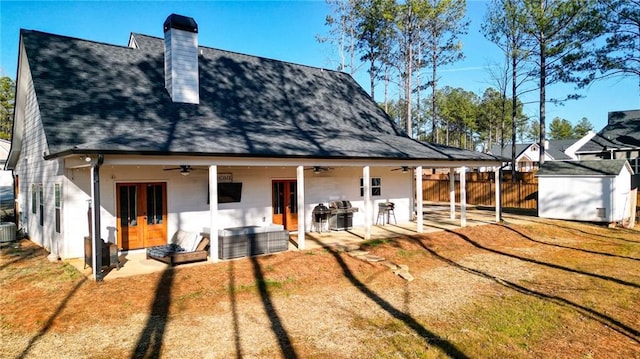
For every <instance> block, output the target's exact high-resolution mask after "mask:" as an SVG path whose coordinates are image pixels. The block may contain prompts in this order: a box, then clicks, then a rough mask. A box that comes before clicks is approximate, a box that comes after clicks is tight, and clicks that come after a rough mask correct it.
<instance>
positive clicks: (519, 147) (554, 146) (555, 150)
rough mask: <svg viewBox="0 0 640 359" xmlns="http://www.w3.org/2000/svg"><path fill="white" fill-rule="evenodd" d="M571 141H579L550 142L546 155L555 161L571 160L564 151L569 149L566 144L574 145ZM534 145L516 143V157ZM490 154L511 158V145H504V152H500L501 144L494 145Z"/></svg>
mask: <svg viewBox="0 0 640 359" xmlns="http://www.w3.org/2000/svg"><path fill="white" fill-rule="evenodd" d="M571 141H573V142H575V141H577V140H553V141H549V148H548V149H546V151H545V153H546V154H547V155H549V156H551V157H552V158H553V159H554V160H555V161H560V160H570V159H571V157H569V156H567V154H565V153H564V152H563V151H564V150H565V149H566V147H568V146H566V144H567V143H572V142H571ZM532 145H533V143H516V157H518V156H520V155H521V154H522V152H524V151H525V150H526V149H527V148H529V147H530V146H532ZM558 145H559V146H561V147H562V149H560V148H559V147H558ZM565 146H566V147H565ZM489 153H491V154H492V155H494V156H504V157H508V158H511V144H507V145H504V147H503V148H502V152H501V151H500V145H499V144H496V145H493V147H491V150H490V151H489Z"/></svg>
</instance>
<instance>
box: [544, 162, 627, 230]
mask: <svg viewBox="0 0 640 359" xmlns="http://www.w3.org/2000/svg"><path fill="white" fill-rule="evenodd" d="M630 192H631V173H630V172H629V171H628V169H627V168H626V167H625V168H623V169H622V172H621V173H620V174H619V175H617V176H615V177H614V176H608V177H594V176H591V177H581V176H562V177H561V176H558V177H546V176H545V177H539V178H538V215H539V216H540V217H543V218H555V219H568V220H578V221H590V222H608V223H613V222H619V221H622V220H623V219H624V218H625V217H628V216H630V213H629V200H630V198H629V195H630Z"/></svg>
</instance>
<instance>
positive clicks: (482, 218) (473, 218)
mask: <svg viewBox="0 0 640 359" xmlns="http://www.w3.org/2000/svg"><path fill="white" fill-rule="evenodd" d="M456 210H457V213H459V210H460V207H459V206H456ZM466 215H467V223H466V225H467V226H470V227H471V226H479V225H486V224H491V223H495V217H494V216H495V214H494V212H493V211H492V210H491V209H489V210H487V209H478V208H476V207H475V206H470V207H469V208H467V213H466ZM503 219H504V220H506V221H508V222H510V223H517V222H520V223H522V222H524V221H526V220H527V216H523V215H518V214H503ZM459 221H460V219H459V215H458V216H457V218H454V219H451V216H450V213H449V206H448V205H447V204H445V203H424V211H423V231H422V233H425V234H426V233H434V232H439V231H445V230H455V229H459V228H460V225H459ZM365 232H366V231H365V228H364V227H362V226H359V227H354V228H351V229H349V230H344V231H323V232H306V233H305V238H304V240H305V243H306V245H305V249H299V247H298V234H297V233H295V232H294V233H292V234H291V235H290V240H289V251H298V250H304V251H314V250H320V249H323V248H332V247H338V246H345V245H359V244H361V243H363V242H366V241H367V240H366V239H365ZM370 233H371V237H370V239H369V240H381V239H393V238H398V237H402V236H413V235H419V233H418V231H417V223H416V221H410V222H399V223H397V224H396V223H391V224H384V225H373V226H372V227H371V232H370ZM282 253H284V252H282ZM271 255H280V254H271ZM119 259H120V268H119V269H118V268H115V267H113V266H112V267H111V268H109V269H106V270H105V271H104V273H103V275H104V280H113V279H117V278H126V277H131V276H136V275H143V274H151V273H156V272H162V271H164V270H167V269H170V268H171V267H170V266H169V265H167V264H165V263H163V262H160V261H156V260H153V259H147V258H146V253H145V251H144V250H134V251H128V252H121V253H119ZM247 259H248V258H247V257H243V258H237V259H231V260H247ZM221 262H225V261H221ZM68 263H69V264H71V265H73V266H74V267H76V268H77V269H78V270H79V271H81V272H82V273H83V274H84V275H86V276H87V277H90V276H92V271H91V268H89V267H87V268H85V266H84V262H83V261H82V259H80V258H77V259H70V260H68ZM211 263H212V262H211V261H205V262H195V263H188V264H182V265H180V266H179V267H177V268H184V267H189V266H199V265H210V264H211Z"/></svg>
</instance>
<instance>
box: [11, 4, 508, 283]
mask: <svg viewBox="0 0 640 359" xmlns="http://www.w3.org/2000/svg"><path fill="white" fill-rule="evenodd" d="M158 25H159V26H158V29H159V28H160V25H161V24H160V23H159V24H158ZM163 33H164V38H158V37H152V36H147V35H143V34H138V33H132V34H131V35H130V38H129V43H128V46H118V45H111V44H105V43H99V42H94V41H90V40H83V39H77V38H70V37H65V36H60V35H54V34H48V33H44V32H39V31H34V30H21V32H20V44H19V59H18V77H17V85H16V106H15V118H14V127H13V139H12V145H11V151H10V153H9V158H8V161H7V164H6V168H7V169H10V170H13V172H14V174H15V183H16V188H17V189H18V190H19V191H18V194H17V202H18V205H19V208H20V211H19V213H18V221H19V223H20V226H21V227H22V228H24V230H25V231H26V232H27V233H28V235H29V236H30V238H31V239H32V240H33V241H35V242H36V243H39V244H40V245H42V246H44V247H45V248H47V250H49V251H50V252H51V253H52V255H54V256H59V257H61V258H72V257H82V256H83V253H84V249H83V241H84V238H85V237H87V236H91V238H92V246H93V250H92V251H91V253H93V255H92V256H93V264H94V265H93V268H99V267H100V260H101V259H100V253H99V251H100V245H98V244H97V243H100V240H101V239H102V240H104V241H108V242H110V243H115V244H117V246H118V248H119V249H120V250H123V251H128V250H136V249H141V248H147V247H150V246H154V245H158V244H165V243H167V241H168V238H169V237H170V236H171V235H172V233H175V232H176V231H177V230H178V229H184V230H189V231H195V232H207V233H209V234H210V236H211V243H212V245H211V246H210V260H213V261H217V260H218V258H219V256H218V243H219V242H218V234H219V230H222V229H225V228H235V227H246V226H268V225H272V224H277V225H281V226H283V228H285V229H287V230H290V231H293V232H297V237H298V238H297V245H298V247H299V248H304V247H305V244H304V239H305V236H304V233H306V232H308V231H310V230H311V228H312V226H313V224H314V223H313V218H312V210H313V208H314V207H315V206H316V205H318V204H319V203H323V204H326V205H329V203H330V202H331V201H349V202H348V203H350V204H351V206H352V207H353V208H357V209H358V211H357V212H355V213H353V217H352V223H349V224H350V225H352V226H363V227H364V228H365V237H369V236H370V230H371V226H372V225H373V223H374V218H375V215H376V209H377V208H378V207H377V205H378V204H379V203H386V202H393V203H394V204H395V215H396V217H397V220H398V221H409V220H411V219H412V218H413V217H416V219H415V220H416V223H417V228H418V231H422V221H423V218H422V216H421V215H419V216H416V213H422V191H421V189H420V188H421V184H422V182H421V180H420V176H414V175H413V174H412V173H421V172H422V169H423V168H452V169H455V168H458V169H460V168H465V167H477V166H489V167H490V166H495V167H496V168H497V167H499V166H500V164H501V163H502V161H503V159H501V158H497V157H496V156H492V155H489V154H483V153H479V152H475V151H467V150H462V149H458V148H452V147H446V146H440V145H434V144H429V143H423V142H419V141H416V140H413V139H410V138H408V137H406V136H404V135H403V134H402V133H401V131H399V130H398V129H397V128H396V126H395V125H394V123H393V122H392V121H391V119H390V118H389V117H388V116H387V115H386V114H385V113H384V112H383V111H382V110H381V109H380V108H379V107H378V106H377V104H376V103H375V101H373V100H372V99H371V98H370V97H369V96H368V95H367V93H366V92H365V91H364V90H363V89H362V88H361V87H360V86H358V84H357V83H356V82H355V81H354V79H353V78H352V77H350V76H349V75H347V74H345V73H342V72H337V71H330V70H326V69H322V68H314V67H309V66H304V65H298V64H292V63H288V62H282V61H276V60H272V59H266V58H261V57H256V56H250V55H245V54H239V53H234V52H230V51H224V50H219V49H214V48H210V47H205V46H200V45H199V44H198V25H197V23H196V22H195V20H194V19H193V18H190V17H185V16H181V15H175V14H173V15H170V16H169V17H168V18H167V19H166V21H165V22H164V24H163ZM399 169H403V170H402V171H400V170H399ZM416 177H417V179H416ZM414 191H415V195H414ZM414 198H415V202H414ZM463 204H464V203H463ZM463 221H464V212H462V214H461V224H463V223H464V222H463ZM95 272H98V273H95ZM99 272H100V271H94V274H95V277H96V280H99V279H100V273H99Z"/></svg>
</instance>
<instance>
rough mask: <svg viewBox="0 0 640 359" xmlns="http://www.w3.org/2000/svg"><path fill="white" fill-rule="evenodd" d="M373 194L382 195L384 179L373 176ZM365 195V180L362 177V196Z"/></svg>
mask: <svg viewBox="0 0 640 359" xmlns="http://www.w3.org/2000/svg"><path fill="white" fill-rule="evenodd" d="M371 195H372V196H380V195H382V180H381V179H380V177H371ZM363 196H364V180H363V179H362V178H360V197H363Z"/></svg>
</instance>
